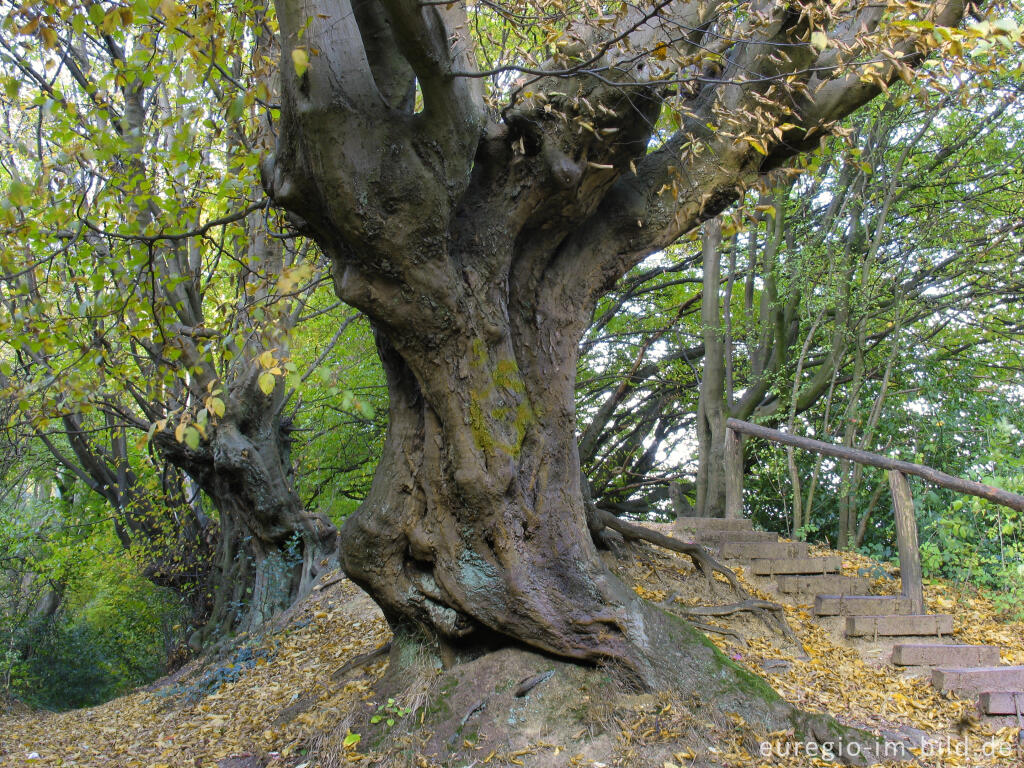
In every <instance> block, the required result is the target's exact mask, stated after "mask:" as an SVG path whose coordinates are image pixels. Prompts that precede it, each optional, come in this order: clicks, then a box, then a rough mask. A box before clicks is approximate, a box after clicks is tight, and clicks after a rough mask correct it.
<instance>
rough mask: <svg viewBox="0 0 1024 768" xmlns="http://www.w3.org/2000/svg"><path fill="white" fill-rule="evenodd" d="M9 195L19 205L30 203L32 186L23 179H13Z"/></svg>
mask: <svg viewBox="0 0 1024 768" xmlns="http://www.w3.org/2000/svg"><path fill="white" fill-rule="evenodd" d="M7 197H8V198H9V199H10V201H11V202H12V203H14V204H15V205H17V206H22V205H28V204H29V203H30V202H31V200H32V187H30V186H29V185H28V184H26V183H24V182H22V181H12V182H11V187H10V189H9V190H8V191H7Z"/></svg>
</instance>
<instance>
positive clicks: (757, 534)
mask: <svg viewBox="0 0 1024 768" xmlns="http://www.w3.org/2000/svg"><path fill="white" fill-rule="evenodd" d="M679 534H680V535H683V536H685V535H687V534H689V535H692V536H694V538H696V539H697V540H698V541H701V542H704V543H706V544H708V545H712V544H724V543H725V542H727V541H736V542H758V541H762V542H773V541H778V540H779V534H777V533H771V532H770V531H699V532H694V531H685V530H684V531H679Z"/></svg>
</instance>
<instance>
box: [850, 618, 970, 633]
mask: <svg viewBox="0 0 1024 768" xmlns="http://www.w3.org/2000/svg"><path fill="white" fill-rule="evenodd" d="M951 634H953V617H952V616H951V615H950V614H948V613H919V614H905V615H903V616H847V617H846V636H847V637H876V636H877V637H900V636H904V635H906V636H917V637H938V636H940V635H951Z"/></svg>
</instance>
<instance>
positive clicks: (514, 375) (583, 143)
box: [263, 0, 962, 686]
mask: <svg viewBox="0 0 1024 768" xmlns="http://www.w3.org/2000/svg"><path fill="white" fill-rule="evenodd" d="M936 7H937V8H938V9H939V12H940V13H941V14H942V15H941V18H942V19H943V20H946V21H955V20H956V19H958V18H959V15H960V12H961V11H962V7H961V6H959V5H958V4H956V3H952V4H941V5H939V6H936ZM277 8H278V15H279V20H280V25H281V35H282V49H283V56H282V72H283V78H282V86H283V88H282V90H283V100H282V118H281V123H280V134H279V139H278V144H277V151H276V154H275V155H274V156H272V157H268V158H267V161H266V162H265V163H264V167H263V172H264V183H265V186H266V188H267V190H268V193H269V194H270V195H271V196H272V197H273V199H274V200H275V202H276V203H277V204H279V205H281V206H283V207H284V208H286V209H287V210H288V211H289V212H290V213H291V214H292V216H293V219H294V221H295V223H296V224H297V225H298V226H299V227H300V228H302V229H303V231H305V232H307V233H308V234H310V235H311V236H313V237H314V238H315V239H316V241H317V242H318V243H319V244H320V246H321V247H322V248H323V250H324V251H325V253H326V254H327V255H328V256H329V257H330V259H331V260H332V262H333V268H334V280H335V285H336V290H337V293H338V295H339V297H341V298H342V299H343V300H344V301H346V302H347V303H349V304H351V305H353V306H355V307H358V308H359V309H360V310H362V311H363V312H365V313H366V314H367V315H368V316H369V317H370V318H371V319H372V320H373V322H374V324H375V328H376V332H377V334H378V343H379V349H380V353H381V358H382V360H383V362H384V366H385V369H386V371H387V376H388V386H389V392H390V395H391V406H390V426H389V430H388V435H387V439H386V445H385V448H384V455H383V458H382V460H381V463H380V466H379V468H378V471H377V474H376V476H375V479H374V483H373V487H372V490H371V492H370V495H369V497H368V498H367V500H366V502H365V503H364V504H363V505H362V506H361V507H360V509H359V511H358V512H356V513H355V514H354V515H353V516H351V517H350V518H349V520H348V521H347V523H346V524H345V526H344V529H343V531H342V538H343V542H342V557H343V563H344V567H345V570H346V571H347V572H348V573H349V574H350V575H351V577H352V578H353V579H354V580H355V581H356V582H358V583H359V584H360V585H362V586H363V587H364V588H366V589H367V591H369V592H370V594H371V595H372V596H373V597H374V599H375V600H376V601H377V602H378V603H379V604H380V605H381V607H382V608H383V610H384V613H385V615H386V617H387V618H388V620H389V622H390V623H391V624H392V626H393V627H395V628H396V629H408V628H415V630H417V631H419V632H422V633H425V634H426V635H427V636H428V637H429V638H431V639H433V640H435V641H436V642H437V643H438V644H439V645H440V646H442V647H443V648H446V649H448V650H449V651H452V652H458V651H459V650H460V649H463V648H478V647H480V646H481V645H482V644H486V643H487V642H490V641H497V642H513V641H514V642H524V643H527V644H529V645H530V646H533V647H535V648H539V649H543V650H546V651H549V652H552V653H555V654H558V655H560V656H563V657H567V658H571V659H577V660H580V661H586V662H593V663H599V662H600V663H612V664H615V665H618V666H621V667H622V668H624V669H626V670H628V672H629V673H630V675H631V677H632V678H633V679H634V680H636V681H638V682H639V683H640V684H641V685H647V686H655V685H659V684H661V683H664V682H666V681H667V680H668V679H670V678H671V679H677V676H678V675H679V674H680V670H679V669H675V670H666V669H665V668H664V665H662V664H660V663H659V661H658V657H659V655H660V654H663V653H665V650H664V649H662V648H659V647H657V644H658V640H659V639H661V640H664V639H665V638H666V637H667V636H668V635H667V633H666V631H665V624H664V618H663V617H661V615H660V614H658V613H657V612H656V611H654V610H653V609H651V608H650V607H647V606H645V604H643V603H642V601H640V600H639V599H638V598H637V597H636V596H635V595H634V594H633V592H632V590H630V589H628V588H627V587H625V586H624V585H623V584H622V583H621V582H619V580H618V579H617V578H615V577H614V576H613V575H612V574H611V573H610V572H609V571H608V570H607V568H606V567H605V566H604V564H603V563H602V561H601V559H600V558H599V557H598V554H597V550H596V548H595V545H594V543H593V541H592V538H591V536H590V532H589V530H588V526H587V516H586V510H585V507H584V502H583V497H582V493H581V488H580V475H579V459H578V454H577V451H576V442H575V434H574V432H575V421H574V409H573V378H574V374H575V368H576V366H575V363H576V354H577V353H576V350H577V344H578V342H579V339H580V337H581V335H582V333H583V330H584V328H585V325H586V323H587V322H588V321H589V318H590V317H591V315H592V310H593V307H594V304H595V302H596V300H597V299H598V297H600V296H601V295H602V293H603V292H604V291H606V290H607V289H608V288H609V287H610V286H611V285H612V284H613V283H614V281H615V280H617V279H618V278H619V277H620V276H621V275H622V274H624V272H625V271H626V270H627V269H629V268H630V267H631V266H632V265H634V264H636V263H637V262H639V261H640V260H641V259H642V258H644V257H645V256H646V255H648V254H650V253H652V252H654V251H655V250H657V249H659V248H662V247H664V246H666V245H668V244H669V243H671V242H673V241H674V240H675V239H676V238H678V237H679V236H680V235H681V234H682V233H684V232H687V231H689V230H690V229H692V228H693V227H695V226H696V225H698V224H699V223H700V222H701V221H704V220H706V219H708V218H711V217H713V216H715V215H716V214H717V213H719V212H720V211H721V210H723V208H725V207H726V206H727V205H729V203H731V202H732V201H733V200H734V199H735V198H736V196H737V194H738V191H739V188H740V186H741V185H742V184H743V183H744V181H745V180H746V179H748V178H749V177H750V176H751V175H752V174H756V173H758V172H760V171H763V170H765V169H766V168H768V167H770V165H771V164H773V163H778V162H781V161H782V160H784V159H785V158H786V157H788V156H790V155H792V154H793V153H794V152H796V151H798V150H799V149H800V148H802V147H807V146H810V145H811V144H812V143H814V141H816V140H815V139H812V138H811V137H810V135H809V133H808V132H809V131H810V129H812V128H813V129H814V131H821V130H822V129H824V128H827V126H828V125H829V124H830V123H831V121H833V120H835V119H837V118H839V117H842V116H843V115H845V114H846V113H848V112H849V111H851V110H852V109H854V108H856V107H857V106H859V105H861V104H863V103H865V102H866V101H867V100H869V99H870V98H871V97H873V96H874V95H875V93H877V91H878V87H877V85H872V84H868V83H864V82H862V81H861V80H860V77H859V75H857V74H856V72H853V73H851V72H846V71H843V72H839V71H838V70H836V69H835V67H836V60H835V56H834V55H833V54H832V53H831V52H830V51H825V52H820V53H819V52H817V51H816V49H813V48H812V47H811V46H809V45H806V44H797V43H798V42H799V41H800V40H801V39H806V37H807V35H808V34H809V28H808V26H807V22H806V18H805V17H804V16H799V17H797V15H795V14H791V13H790V12H789V11H788V10H787V9H788V6H784V5H779V6H771V7H769V8H767V9H765V15H764V16H763V17H761V16H760V13H759V18H758V20H757V21H756V22H755V21H753V20H752V21H751V26H750V27H749V28H747V29H746V31H745V32H744V34H745V35H746V37H745V38H743V39H744V40H745V42H756V43H759V44H756V45H738V46H736V47H735V48H732V49H730V50H729V51H728V52H727V53H728V55H727V56H726V58H725V60H724V64H723V65H722V67H723V69H722V71H720V72H717V73H714V74H715V76H714V77H709V75H708V72H703V73H702V72H700V71H698V70H694V71H692V72H682V76H683V77H685V78H686V79H687V81H688V84H689V85H688V87H691V88H692V90H691V91H690V96H689V98H687V99H686V104H685V110H684V117H683V119H682V122H681V127H680V129H679V130H678V131H677V132H676V133H675V134H673V135H672V136H671V137H670V138H668V139H667V140H666V141H664V143H663V144H662V145H661V146H660V147H659V148H657V149H654V150H652V151H648V148H649V145H650V142H651V138H652V135H653V131H654V126H655V124H656V121H657V119H658V116H659V114H660V113H661V110H662V107H663V103H664V100H665V98H666V97H667V96H668V92H667V90H666V88H665V86H664V82H663V81H662V80H661V76H662V73H663V70H662V68H661V65H659V63H658V62H659V61H662V60H663V58H664V57H663V56H662V54H663V53H664V48H662V47H661V46H666V47H668V46H671V55H669V57H668V60H669V61H673V60H674V59H673V56H674V55H675V54H679V55H680V56H682V55H684V54H688V53H693V52H695V51H696V50H698V46H699V45H700V44H701V38H702V37H703V34H704V33H703V32H697V33H693V34H690V33H687V34H686V35H681V34H679V32H678V30H680V29H685V30H703V29H705V25H708V24H711V25H713V23H714V22H713V19H714V17H715V14H716V13H717V12H718V10H719V9H718V6H717V4H716V3H714V2H712V3H704V4H697V3H693V4H689V3H670V4H667V5H666V4H661V6H660V10H658V11H656V12H654V11H652V14H653V15H652V16H650V17H647V18H646V19H645V17H644V12H643V11H641V10H638V9H634V10H631V11H629V12H628V13H627V14H626V16H625V17H624V18H623V19H620V20H619V22H618V23H619V27H618V28H617V29H612V30H610V31H609V30H607V29H605V30H598V31H595V30H591V29H587V28H585V27H583V26H582V25H581V26H579V27H578V28H573V29H572V30H571V32H570V35H569V37H570V38H571V39H573V40H574V42H573V43H572V44H571V45H570V46H569V47H568V48H566V49H563V52H564V54H565V55H566V56H567V57H569V58H568V60H569V61H570V62H571V61H572V57H574V56H575V57H577V60H580V61H584V62H592V61H597V62H599V64H600V65H601V68H600V71H599V72H591V73H587V72H579V71H573V70H571V69H570V70H569V71H566V72H562V73H561V74H560V75H558V76H555V75H551V76H544V75H543V73H541V74H539V75H537V76H535V77H533V79H532V80H531V81H530V82H529V83H526V82H524V83H523V86H524V91H527V90H528V92H524V93H522V94H521V96H522V100H520V101H517V102H515V103H512V104H510V105H509V106H508V107H506V109H505V110H504V111H503V112H502V113H501V114H492V113H488V112H486V110H485V107H484V101H483V99H482V96H481V93H480V87H479V84H480V80H479V78H476V77H473V76H470V75H471V74H472V73H473V72H474V70H475V61H474V60H473V56H472V51H473V47H472V42H471V41H470V40H469V39H467V29H468V25H467V20H466V16H465V10H464V8H463V7H462V5H461V4H459V3H456V4H452V5H450V6H446V5H440V4H430V3H428V4H421V3H417V2H414V1H413V0H376V1H374V0H371V1H370V2H360V3H354V2H349V1H348V0H342V1H341V2H336V1H333V0H332V2H327V0H279V2H278V3H277ZM648 10H651V9H648ZM879 18H880V11H879V10H878V9H876V8H874V7H873V6H870V5H865V6H864V7H863V8H859V9H856V10H855V12H854V14H853V17H852V18H850V19H847V20H844V22H843V23H842V24H841V25H839V28H838V29H836V30H834V31H835V34H837V35H847V36H848V37H849V38H850V39H851V40H852V38H853V36H854V35H855V34H858V33H859V32H854V31H853V30H862V29H865V30H870V29H872V28H874V26H875V25H877V23H878V20H879ZM630 25H633V26H632V31H630V29H629V28H630ZM619 32H621V33H622V35H623V38H622V39H628V40H629V42H630V43H631V44H632V46H633V48H632V50H626V49H624V48H623V49H619V48H618V47H616V46H615V45H612V44H611V43H610V41H611V40H612V39H613V38H614V37H615V35H616V34H618V33H619ZM603 43H608V44H607V45H602V44H603ZM777 44H783V45H785V46H787V48H786V50H787V54H786V56H783V57H779V56H776V55H775V53H776V51H775V45H777ZM715 45H718V43H715ZM293 50H302V51H304V52H305V53H306V54H307V57H308V59H309V66H308V68H307V67H300V68H299V69H296V67H295V66H294V60H295V59H294V57H293V55H292V52H293ZM595 51H596V52H595ZM636 51H647V53H648V55H639V56H638V55H637V54H636ZM592 52H593V55H591V53H592ZM302 58H303V57H302V56H299V57H298V60H299V61H301V60H302ZM551 66H552V67H553V68H554V67H555V65H554V64H552V65H551ZM595 66H596V65H595ZM549 71H550V70H549ZM751 73H753V74H751ZM676 74H680V73H676ZM786 76H793V77H795V78H796V79H798V80H799V81H800V82H802V83H804V84H806V86H807V88H806V90H805V91H801V92H800V93H794V94H792V101H789V102H787V104H786V106H782V105H776V106H775V107H765V106H764V105H763V103H762V102H763V101H764V100H765V99H766V97H765V93H766V92H767V91H768V89H769V87H770V86H771V85H772V84H773V83H774V82H775V79H776V78H778V77H781V78H785V77H786ZM886 76H894V71H890V72H887V73H886ZM740 81H745V82H742V84H739V83H740ZM527 85H528V89H527ZM417 87H419V89H420V91H421V93H422V95H423V110H422V111H421V112H416V113H414V112H413V107H412V104H413V101H414V100H413V98H412V95H413V94H414V93H415V89H416V88H417ZM759 100H761V101H759ZM754 110H757V111H759V114H761V115H762V117H763V119H764V120H765V121H768V122H770V123H771V124H773V125H783V124H787V123H788V125H787V126H786V127H784V128H781V129H780V130H779V132H778V134H777V135H776V134H773V133H771V132H770V131H768V132H767V134H766V135H765V136H763V138H762V139H761V140H762V141H764V142H766V143H767V146H766V147H764V149H767V156H766V155H765V154H763V153H762V152H761V151H759V150H757V149H755V148H754V147H753V146H752V145H751V144H750V143H749V142H747V141H743V140H737V138H736V136H735V134H733V133H732V132H731V131H729V130H722V131H715V130H711V129H709V128H708V124H709V123H711V124H721V125H724V122H723V121H725V120H726V118H727V117H728V116H732V118H731V119H735V120H738V121H740V122H741V123H742V121H743V120H744V119H745V118H743V117H742V115H743V114H744V113H745V112H746V113H750V112H753V111H754ZM584 123H585V124H586V125H584ZM746 127H747V128H749V129H750V130H751V131H753V130H756V129H757V126H754V125H748V126H746ZM695 144H700V145H701V147H702V149H701V151H690V149H689V148H690V147H692V146H694V145H695ZM634 168H635V172H634V170H633V169H634ZM668 192H671V193H668Z"/></svg>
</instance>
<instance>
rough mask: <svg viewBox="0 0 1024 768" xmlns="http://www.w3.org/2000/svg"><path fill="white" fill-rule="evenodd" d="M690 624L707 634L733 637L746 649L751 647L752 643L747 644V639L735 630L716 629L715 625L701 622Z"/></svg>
mask: <svg viewBox="0 0 1024 768" xmlns="http://www.w3.org/2000/svg"><path fill="white" fill-rule="evenodd" d="M690 623H691V624H692V625H693V626H694V627H696V628H697V629H699V630H700V631H701V632H703V633H705V634H707V633H708V632H714V633H715V634H716V635H722V636H723V637H731V638H732V639H733V640H735V641H736V642H737V643H739V644H740V645H742V646H744V647H746V646H748V645H750V643H748V642H747V638H745V637H744V636H743V635H741V634H740V633H739V632H736V631H735V630H732V629H726V628H725V627H716V626H715V625H714V624H705V623H703V622H700V621H691V622H690Z"/></svg>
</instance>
